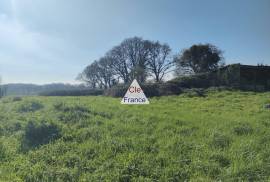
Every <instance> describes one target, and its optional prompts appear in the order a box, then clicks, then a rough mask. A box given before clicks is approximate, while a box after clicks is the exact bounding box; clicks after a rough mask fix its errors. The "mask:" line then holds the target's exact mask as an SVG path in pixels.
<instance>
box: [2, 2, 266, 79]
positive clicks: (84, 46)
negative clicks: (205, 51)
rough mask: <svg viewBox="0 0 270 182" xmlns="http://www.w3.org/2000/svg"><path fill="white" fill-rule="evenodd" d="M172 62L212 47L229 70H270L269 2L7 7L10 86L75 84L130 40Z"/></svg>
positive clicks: (5, 57)
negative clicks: (157, 48)
mask: <svg viewBox="0 0 270 182" xmlns="http://www.w3.org/2000/svg"><path fill="white" fill-rule="evenodd" d="M134 36H138V37H142V38H144V39H149V40H159V41H160V42H162V43H167V44H169V45H170V46H171V48H172V51H173V54H177V53H179V52H180V51H181V50H182V49H184V48H188V47H190V46H192V45H193V44H198V43H211V44H214V45H216V46H217V47H219V48H220V49H221V50H223V51H224V58H225V62H226V63H227V64H231V63H242V64H251V65H257V64H258V63H263V64H268V65H270V0H204V1H201V0H57V1H56V0H0V75H1V77H2V82H3V83H35V84H45V83H59V82H62V83H76V81H75V78H76V76H77V75H78V73H80V72H82V70H83V69H84V68H85V67H86V66H87V65H89V64H91V62H93V61H94V60H97V59H99V58H100V57H101V56H103V55H104V54H105V53H106V52H107V51H108V50H109V49H111V48H112V47H113V46H115V45H118V44H119V43H120V42H121V41H122V40H123V39H125V38H129V37H134Z"/></svg>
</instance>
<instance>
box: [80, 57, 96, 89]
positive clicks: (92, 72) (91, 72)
mask: <svg viewBox="0 0 270 182" xmlns="http://www.w3.org/2000/svg"><path fill="white" fill-rule="evenodd" d="M97 69H98V63H97V61H94V62H93V63H92V64H90V65H89V66H87V67H86V68H85V69H84V70H83V72H82V73H80V74H79V75H78V77H77V79H78V80H81V81H83V82H85V83H86V84H87V85H89V86H90V87H91V88H96V87H97V86H98V75H97Z"/></svg>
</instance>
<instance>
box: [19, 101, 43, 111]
mask: <svg viewBox="0 0 270 182" xmlns="http://www.w3.org/2000/svg"><path fill="white" fill-rule="evenodd" d="M43 107H44V106H43V104H42V103H40V102H39V101H27V102H23V103H22V104H21V105H19V107H18V112H35V111H37V110H40V109H42V108H43Z"/></svg>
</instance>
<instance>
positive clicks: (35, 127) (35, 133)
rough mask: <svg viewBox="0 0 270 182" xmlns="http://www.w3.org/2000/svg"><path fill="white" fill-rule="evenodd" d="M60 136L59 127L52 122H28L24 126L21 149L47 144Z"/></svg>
mask: <svg viewBox="0 0 270 182" xmlns="http://www.w3.org/2000/svg"><path fill="white" fill-rule="evenodd" d="M60 136H61V132H60V129H59V127H58V126H57V125H56V124H54V123H46V122H41V123H36V122H32V121H30V122H28V124H27V125H26V127H25V133H24V135H23V138H22V143H21V144H22V149H23V150H28V149H31V148H35V147H38V146H40V145H43V144H47V143H49V142H51V141H54V140H56V139H58V138H59V137H60Z"/></svg>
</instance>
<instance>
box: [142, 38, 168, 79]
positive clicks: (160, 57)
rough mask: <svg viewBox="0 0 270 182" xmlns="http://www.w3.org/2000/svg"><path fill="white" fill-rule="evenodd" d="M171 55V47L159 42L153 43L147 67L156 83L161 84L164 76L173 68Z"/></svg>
mask: <svg viewBox="0 0 270 182" xmlns="http://www.w3.org/2000/svg"><path fill="white" fill-rule="evenodd" d="M170 53H171V48H170V47H169V45H167V44H160V43H159V42H158V41H157V42H152V43H151V46H150V53H149V59H148V64H147V67H148V70H149V72H150V73H151V75H152V76H153V77H154V78H155V81H156V82H161V81H162V79H163V77H164V75H165V74H166V73H167V72H168V71H169V70H170V68H171V67H172V66H173V61H172V59H171V58H170Z"/></svg>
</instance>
